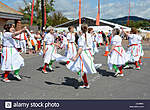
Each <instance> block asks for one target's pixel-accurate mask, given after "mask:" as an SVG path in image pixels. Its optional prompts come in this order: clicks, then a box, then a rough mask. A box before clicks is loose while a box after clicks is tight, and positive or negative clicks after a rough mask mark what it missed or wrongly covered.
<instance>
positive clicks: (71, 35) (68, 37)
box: [67, 33, 75, 42]
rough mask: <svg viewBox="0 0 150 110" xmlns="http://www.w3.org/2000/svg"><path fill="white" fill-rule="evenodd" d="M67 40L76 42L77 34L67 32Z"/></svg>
mask: <svg viewBox="0 0 150 110" xmlns="http://www.w3.org/2000/svg"><path fill="white" fill-rule="evenodd" d="M67 40H69V42H75V34H74V33H72V34H71V33H68V34H67Z"/></svg>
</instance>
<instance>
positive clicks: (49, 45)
mask: <svg viewBox="0 0 150 110" xmlns="http://www.w3.org/2000/svg"><path fill="white" fill-rule="evenodd" d="M44 42H45V45H46V46H45V50H46V53H45V56H44V63H47V64H49V63H50V61H51V60H55V58H54V57H53V55H54V54H56V53H57V50H56V47H55V46H54V35H52V34H50V33H48V34H46V35H45V37H44Z"/></svg>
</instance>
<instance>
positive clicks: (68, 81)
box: [45, 77, 83, 89]
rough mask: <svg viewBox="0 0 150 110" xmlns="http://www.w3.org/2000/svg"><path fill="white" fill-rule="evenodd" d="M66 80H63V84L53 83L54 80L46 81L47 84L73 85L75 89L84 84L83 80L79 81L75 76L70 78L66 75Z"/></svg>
mask: <svg viewBox="0 0 150 110" xmlns="http://www.w3.org/2000/svg"><path fill="white" fill-rule="evenodd" d="M64 79H65V82H62V83H61V84H57V83H53V82H47V81H45V83H46V84H48V85H64V86H71V87H74V88H75V89H78V88H79V86H81V85H83V83H82V82H79V81H78V80H77V79H75V78H69V77H64Z"/></svg>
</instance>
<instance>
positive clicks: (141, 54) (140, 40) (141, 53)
mask: <svg viewBox="0 0 150 110" xmlns="http://www.w3.org/2000/svg"><path fill="white" fill-rule="evenodd" d="M138 45H139V54H140V58H139V64H140V65H142V57H143V56H144V51H143V46H142V36H141V35H140V34H139V42H138Z"/></svg>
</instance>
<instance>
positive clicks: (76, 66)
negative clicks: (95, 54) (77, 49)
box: [66, 50, 97, 74]
mask: <svg viewBox="0 0 150 110" xmlns="http://www.w3.org/2000/svg"><path fill="white" fill-rule="evenodd" d="M66 66H67V68H68V69H69V70H71V71H72V72H79V71H81V72H83V73H86V74H94V73H97V71H96V69H95V65H94V62H93V58H92V56H91V54H90V52H89V50H84V51H82V53H81V54H80V56H79V57H78V58H77V60H76V61H75V62H74V61H70V63H69V64H67V65H66Z"/></svg>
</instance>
